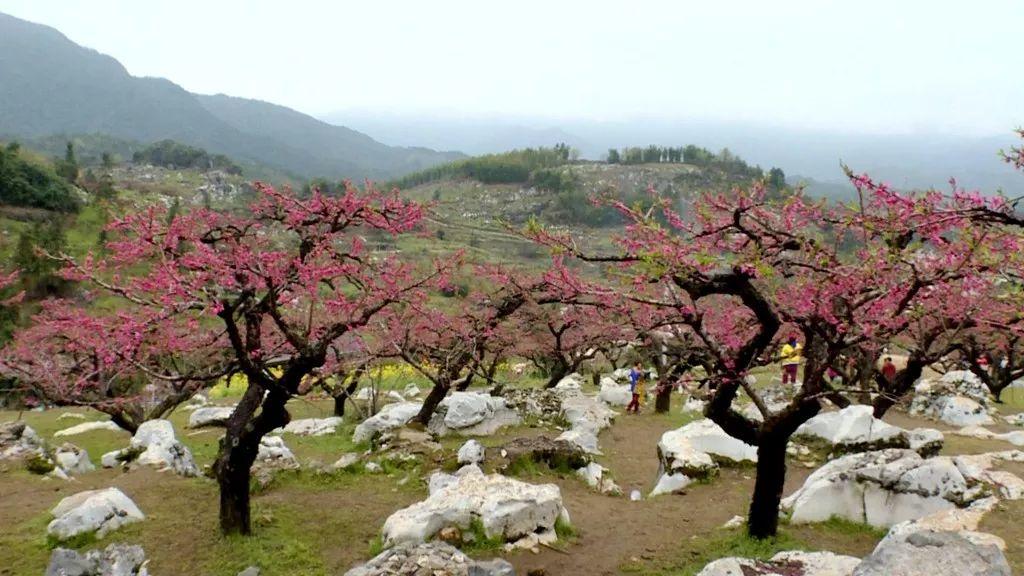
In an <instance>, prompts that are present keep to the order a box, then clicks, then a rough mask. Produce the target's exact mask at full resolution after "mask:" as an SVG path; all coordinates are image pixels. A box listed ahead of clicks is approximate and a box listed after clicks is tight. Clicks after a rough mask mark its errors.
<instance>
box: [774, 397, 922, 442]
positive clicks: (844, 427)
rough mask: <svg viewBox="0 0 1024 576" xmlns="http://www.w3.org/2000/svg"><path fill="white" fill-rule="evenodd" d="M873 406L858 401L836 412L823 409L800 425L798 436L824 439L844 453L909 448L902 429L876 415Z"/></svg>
mask: <svg viewBox="0 0 1024 576" xmlns="http://www.w3.org/2000/svg"><path fill="white" fill-rule="evenodd" d="M872 412H873V408H872V407H871V406H864V405H860V404H854V405H851V406H848V407H846V408H843V409H842V410H837V411H834V412H822V413H820V414H818V415H817V416H815V417H813V418H811V419H810V420H808V421H807V422H804V423H803V425H801V426H800V427H799V428H797V430H796V433H795V434H794V436H796V437H801V436H810V437H813V438H817V439H820V440H824V441H826V442H828V443H829V444H831V445H832V446H834V447H836V448H837V449H838V450H839V451H841V452H865V451H867V450H880V449H883V448H907V447H908V446H909V442H908V439H907V435H906V433H905V432H904V430H903V429H902V428H899V427H897V426H893V425H892V424H888V423H886V422H883V421H882V420H880V419H878V418H875V417H874V415H873V414H872Z"/></svg>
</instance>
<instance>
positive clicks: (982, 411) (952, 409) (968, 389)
mask: <svg viewBox="0 0 1024 576" xmlns="http://www.w3.org/2000/svg"><path fill="white" fill-rule="evenodd" d="M990 398H991V396H990V395H989V392H988V388H986V387H985V385H984V384H982V383H981V381H980V380H978V377H977V376H975V375H974V374H972V373H970V372H967V371H961V370H956V371H952V372H947V373H946V374H945V375H943V376H942V378H940V379H939V380H930V379H927V378H925V379H922V380H920V381H919V382H918V383H917V384H916V385H915V386H914V398H913V400H912V401H911V403H910V414H912V415H918V416H925V417H928V418H934V419H936V420H940V421H942V422H944V423H946V424H949V425H951V426H980V425H985V424H992V423H993V420H992V416H991V415H990V414H989V401H990Z"/></svg>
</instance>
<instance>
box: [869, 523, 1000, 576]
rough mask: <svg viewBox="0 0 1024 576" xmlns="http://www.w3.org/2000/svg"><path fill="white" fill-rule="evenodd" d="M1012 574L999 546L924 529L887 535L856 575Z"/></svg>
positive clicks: (991, 575)
mask: <svg viewBox="0 0 1024 576" xmlns="http://www.w3.org/2000/svg"><path fill="white" fill-rule="evenodd" d="M920 574H927V575H928V576H963V575H966V574H971V575H972V576H1010V574H1012V572H1011V570H1010V565H1009V564H1008V563H1007V561H1006V557H1005V556H1004V555H1003V553H1002V551H1001V550H999V548H998V547H996V546H991V545H978V544H975V543H973V542H971V541H970V540H968V539H967V538H965V537H964V536H962V535H960V534H956V533H954V532H937V531H931V530H921V531H916V532H911V533H909V534H906V535H905V536H900V537H893V538H890V537H889V536H886V538H884V539H883V540H882V541H881V542H879V544H878V546H877V547H876V548H875V550H874V552H872V553H871V555H870V556H868V557H867V558H865V559H864V561H863V562H861V563H860V564H859V565H858V566H857V567H856V568H855V569H854V570H853V576H917V575H920Z"/></svg>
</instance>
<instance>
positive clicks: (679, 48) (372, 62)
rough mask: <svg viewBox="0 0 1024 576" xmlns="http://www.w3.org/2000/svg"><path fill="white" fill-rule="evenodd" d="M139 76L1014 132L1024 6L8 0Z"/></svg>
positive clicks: (372, 98)
mask: <svg viewBox="0 0 1024 576" xmlns="http://www.w3.org/2000/svg"><path fill="white" fill-rule="evenodd" d="M0 11H2V12H7V13H10V14H13V15H14V16H18V17H21V18H25V19H28V20H32V21H35V22H40V23H43V24H48V25H50V26H53V27H55V28H57V29H59V30H61V31H62V32H64V33H65V34H66V35H67V36H68V37H69V38H71V39H72V40H73V41H75V42H77V43H79V44H83V45H85V46H88V47H91V48H95V49H97V50H99V51H101V52H104V53H108V54H110V55H112V56H114V57H115V58H117V59H118V60H120V61H121V62H122V63H123V64H124V65H125V66H126V67H127V68H128V70H129V71H130V72H131V73H132V74H135V75H139V76H163V77H166V78H169V79H171V80H173V81H174V82H177V83H178V84H181V85H182V86H184V87H185V88H186V89H188V90H191V91H194V92H201V93H217V92H223V93H226V94H231V95H235V96H245V97H251V98H259V99H263V100H268V101H271V102H276V103H279V104H284V105H286V106H290V107H293V108H296V109H298V110H301V111H303V112H307V113H311V114H322V113H326V112H331V111H337V110H348V109H362V110H367V109H369V110H387V111H394V112H414V113H421V112H429V113H437V114H445V115H458V116H479V115H510V116H523V117H531V116H532V117H536V116H542V117H551V118H558V117H574V118H575V117H584V118H596V119H607V120H616V119H623V118H628V117H634V116H638V115H650V116H659V117H675V118H707V119H712V120H722V119H734V120H737V121H750V120H753V121H757V122H759V123H763V124H772V125H785V126H792V127H829V128H837V127H838V128H841V129H844V130H852V131H866V132H905V131H945V132H953V133H965V134H966V133H969V134H987V133H1005V132H1006V131H1007V130H1008V129H1009V128H1012V127H1014V126H1018V125H1021V124H1024V79H1022V74H1021V69H1020V64H1019V62H1018V61H1019V57H1020V41H1021V31H1022V30H1024V1H1022V0H984V1H976V2H966V1H963V0H930V1H903V0H900V1H897V0H884V1H873V0H871V1H864V0H856V1H851V0H846V1H826V0H807V1H801V2H798V1H789V2H780V1H771V2H766V1H760V0H749V1H743V2H740V1H731V2H730V1H716V2H709V1H706V0H705V1H700V2H684V1H676V2H671V1H665V2H643V1H638V0H615V1H610V2H603V1H595V0H590V1H585V2H583V1H581V2H560V1H556V0H546V1H523V0H517V1H514V2H500V3H499V2H490V1H483V0H473V1H443V0H431V1H425V0H416V1H407V2H398V1H386V0H372V1H365V0H364V1H360V2H346V1H338V2H328V1H320V2H313V1H303V0H290V1H288V2H280V1H273V2H271V1H221V0H217V1H213V0H205V1H182V0H175V1H159V2H158V1H143V2H140V1H138V0H124V1H113V0H89V1H85V0H75V1H72V0H61V1H49V0H47V1H41V0H0Z"/></svg>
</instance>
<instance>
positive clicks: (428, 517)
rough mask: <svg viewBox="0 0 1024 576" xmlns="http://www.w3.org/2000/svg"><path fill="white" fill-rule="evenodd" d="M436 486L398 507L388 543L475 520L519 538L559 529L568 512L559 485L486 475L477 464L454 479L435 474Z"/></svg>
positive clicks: (388, 525) (388, 526)
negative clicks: (419, 498) (425, 495)
mask: <svg viewBox="0 0 1024 576" xmlns="http://www.w3.org/2000/svg"><path fill="white" fill-rule="evenodd" d="M437 474H442V473H440V472H437V473H435V475H437ZM430 486H431V493H430V496H429V497H428V498H427V499H426V500H423V501H421V502H418V503H416V504H413V505H412V506H409V507H407V508H403V509H401V510H398V511H397V512H395V513H394V514H392V515H391V516H390V517H388V519H387V520H386V521H385V522H384V529H383V536H384V541H385V543H386V544H387V545H395V544H401V543H418V542H425V541H427V540H429V539H430V538H431V537H433V536H434V535H435V534H436V533H437V532H438V531H439V530H441V529H442V528H444V527H446V526H458V527H459V528H462V529H467V528H469V527H470V524H471V523H472V522H473V521H474V520H479V521H480V522H481V524H482V525H483V529H484V532H485V535H486V536H487V537H488V538H495V537H501V538H502V539H504V540H506V541H515V540H518V539H520V538H522V537H524V536H527V535H530V534H533V533H539V532H550V533H552V534H553V533H554V528H555V521H556V520H558V518H559V517H564V516H567V514H566V512H565V508H564V507H563V506H562V494H561V491H560V490H559V489H558V486H556V485H554V484H542V485H533V484H527V483H525V482H520V481H519V480H514V479H512V478H507V477H505V476H502V475H500V474H491V475H485V474H484V473H483V472H481V471H480V469H479V468H477V467H476V466H472V465H471V466H466V467H464V468H462V469H461V470H459V471H458V472H456V473H455V475H454V478H444V479H438V480H434V479H431V482H430Z"/></svg>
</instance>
